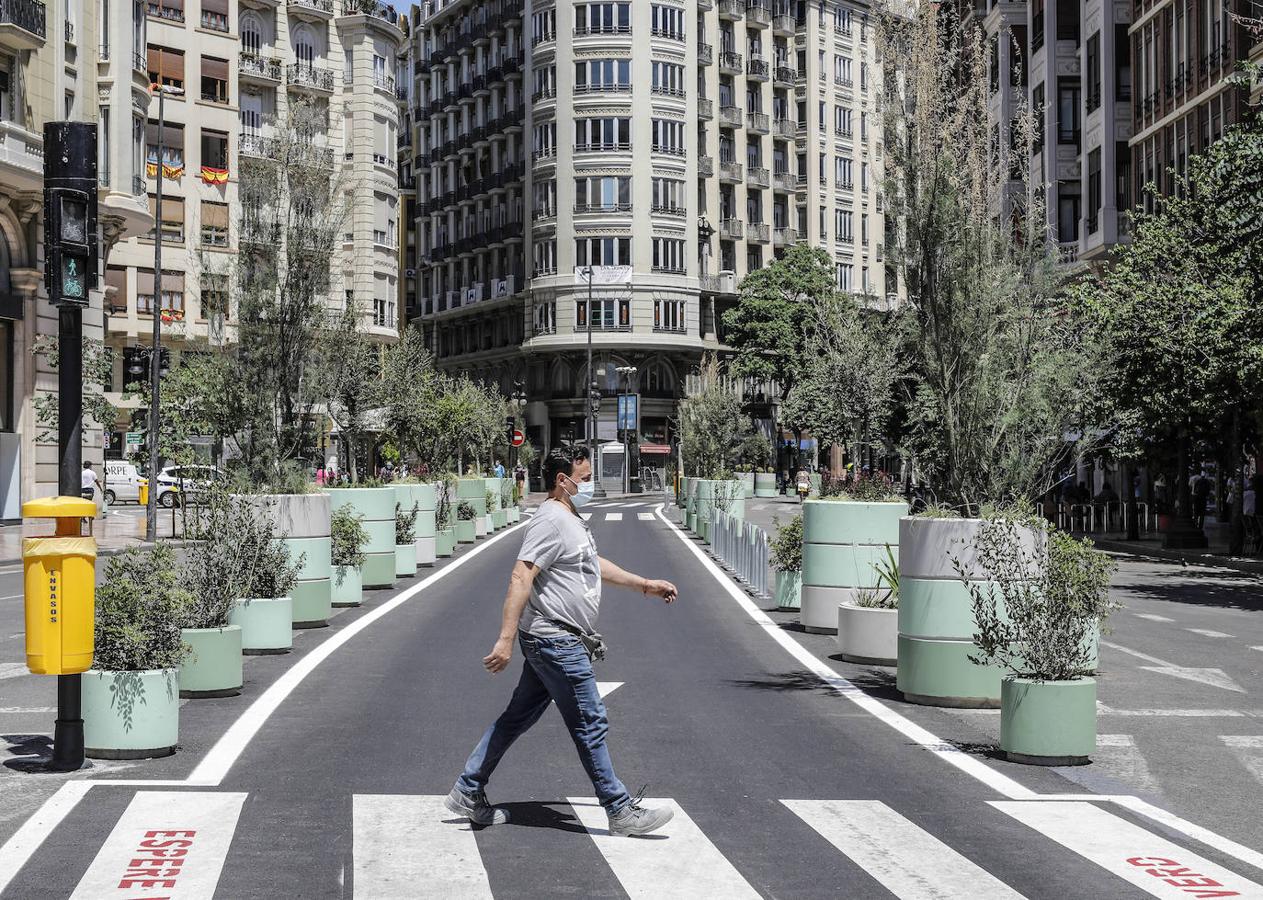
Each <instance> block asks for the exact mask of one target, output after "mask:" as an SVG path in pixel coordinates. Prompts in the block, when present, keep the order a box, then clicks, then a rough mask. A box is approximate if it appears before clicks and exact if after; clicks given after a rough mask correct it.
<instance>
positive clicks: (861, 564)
mask: <svg viewBox="0 0 1263 900" xmlns="http://www.w3.org/2000/svg"><path fill="white" fill-rule="evenodd" d="M907 514H908V504H906V503H903V502H896V503H858V502H853V501H845V500H808V501H806V502H805V503H804V504H803V589H802V616H801V622H802V626H803V628H805V629H806V630H807V631H811V632H816V633H819V634H833V633H835V632H836V631H837V629H838V606H839V605H841V604H843V603H851V602H854V601H855V600H856V599H857V596H858V594H859V592H860V591H863V590H874V589H876V588H877V582H878V579H877V566H878V565H879V564H880V563H882V562H883V561H884V560H885V559H886V548H887V547H890V548H891V550H892V551H893V552H894V553H895V554H896V556H897V555H898V549H897V548H898V546H899V519H900V518H901V517H903V516H906V515H907Z"/></svg>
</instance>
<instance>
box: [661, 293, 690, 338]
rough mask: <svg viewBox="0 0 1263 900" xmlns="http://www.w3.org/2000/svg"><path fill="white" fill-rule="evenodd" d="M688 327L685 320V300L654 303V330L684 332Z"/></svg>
mask: <svg viewBox="0 0 1263 900" xmlns="http://www.w3.org/2000/svg"><path fill="white" fill-rule="evenodd" d="M686 327H687V325H686V323H685V320H684V301H683V300H655V301H653V330H654V331H678V332H683V331H684V330H685V328H686Z"/></svg>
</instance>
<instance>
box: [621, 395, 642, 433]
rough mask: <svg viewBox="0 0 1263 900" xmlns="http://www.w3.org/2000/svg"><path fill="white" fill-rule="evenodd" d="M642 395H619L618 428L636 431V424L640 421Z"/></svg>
mask: <svg viewBox="0 0 1263 900" xmlns="http://www.w3.org/2000/svg"><path fill="white" fill-rule="evenodd" d="M639 401H640V395H639V394H619V396H618V427H619V428H621V429H633V430H634V429H635V428H636V423H637V422H638V421H639V420H640V402H639Z"/></svg>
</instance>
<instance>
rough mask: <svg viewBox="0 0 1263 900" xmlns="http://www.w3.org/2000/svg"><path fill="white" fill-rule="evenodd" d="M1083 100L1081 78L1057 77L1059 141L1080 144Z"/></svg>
mask: <svg viewBox="0 0 1263 900" xmlns="http://www.w3.org/2000/svg"><path fill="white" fill-rule="evenodd" d="M1081 101H1082V91H1081V90H1080V88H1079V79H1077V78H1058V79H1057V143H1059V144H1074V145H1075V146H1078V144H1079V107H1080V103H1081Z"/></svg>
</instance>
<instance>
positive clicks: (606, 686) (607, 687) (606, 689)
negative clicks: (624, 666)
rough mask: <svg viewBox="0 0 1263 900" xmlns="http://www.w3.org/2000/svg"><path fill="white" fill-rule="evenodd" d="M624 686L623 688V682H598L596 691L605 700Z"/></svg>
mask: <svg viewBox="0 0 1263 900" xmlns="http://www.w3.org/2000/svg"><path fill="white" fill-rule="evenodd" d="M622 686H623V682H621V681H598V682H597V683H596V690H597V693H599V694H600V695H601V697H602V698H605V697H608V696H609V695H610V694H612V693H614V692H615V691H616V690H618V689H619V688H621V687H622Z"/></svg>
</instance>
